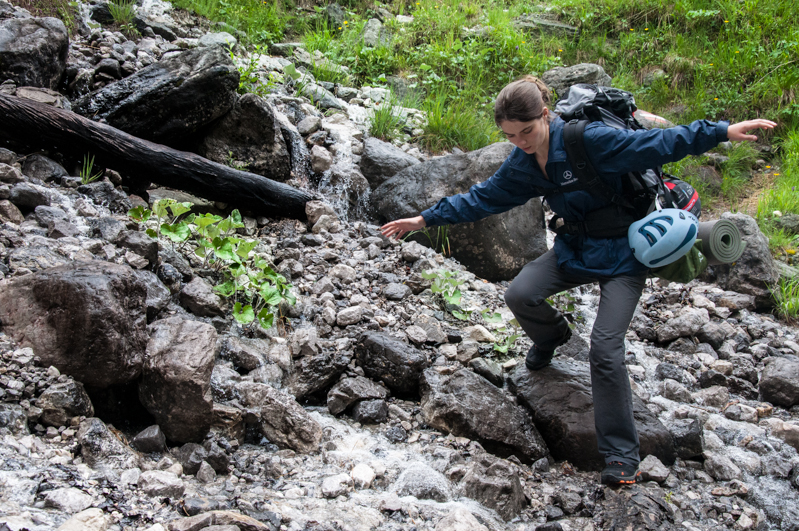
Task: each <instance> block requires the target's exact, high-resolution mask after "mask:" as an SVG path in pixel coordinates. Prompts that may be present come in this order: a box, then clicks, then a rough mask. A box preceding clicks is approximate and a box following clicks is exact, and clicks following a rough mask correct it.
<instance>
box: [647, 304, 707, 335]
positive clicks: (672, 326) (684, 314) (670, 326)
mask: <svg viewBox="0 0 799 531" xmlns="http://www.w3.org/2000/svg"><path fill="white" fill-rule="evenodd" d="M709 321H710V316H709V315H708V313H707V310H706V309H704V308H692V307H690V306H686V307H685V308H683V309H682V310H681V311H680V312H679V314H678V315H677V316H675V317H673V318H672V319H669V320H668V321H666V325H665V326H663V327H661V328H659V329H658V341H660V342H661V343H665V342H668V341H672V340H674V339H677V338H678V337H690V336H694V335H696V333H697V332H699V330H701V329H702V327H703V326H704V325H705V324H706V323H707V322H709Z"/></svg>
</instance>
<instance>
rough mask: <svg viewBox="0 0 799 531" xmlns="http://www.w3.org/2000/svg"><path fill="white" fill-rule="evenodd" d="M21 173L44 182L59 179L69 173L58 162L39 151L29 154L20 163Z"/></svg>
mask: <svg viewBox="0 0 799 531" xmlns="http://www.w3.org/2000/svg"><path fill="white" fill-rule="evenodd" d="M22 173H24V174H25V175H27V176H28V177H33V178H35V179H39V180H42V181H45V182H49V181H56V182H59V181H61V178H62V177H66V176H68V175H69V172H67V170H65V169H64V167H63V166H61V165H60V164H59V163H57V162H56V161H54V160H53V159H51V158H48V157H45V156H44V155H41V154H39V153H34V154H32V155H29V156H28V157H27V158H26V159H25V162H24V163H23V164H22Z"/></svg>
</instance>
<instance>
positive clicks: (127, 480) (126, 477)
mask: <svg viewBox="0 0 799 531" xmlns="http://www.w3.org/2000/svg"><path fill="white" fill-rule="evenodd" d="M139 477H141V470H139V469H138V468H129V469H127V470H125V471H124V472H122V473H121V474H120V475H119V482H120V483H121V484H122V485H136V484H138V483H139Z"/></svg>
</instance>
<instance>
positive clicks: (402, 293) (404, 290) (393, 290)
mask: <svg viewBox="0 0 799 531" xmlns="http://www.w3.org/2000/svg"><path fill="white" fill-rule="evenodd" d="M410 294H411V288H409V287H408V286H406V285H405V284H397V283H396V282H392V283H390V284H388V285H386V287H385V288H383V295H384V296H385V297H386V298H387V299H388V300H390V301H401V300H402V299H404V298H405V297H408V296H410Z"/></svg>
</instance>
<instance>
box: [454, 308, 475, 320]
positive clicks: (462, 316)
mask: <svg viewBox="0 0 799 531" xmlns="http://www.w3.org/2000/svg"><path fill="white" fill-rule="evenodd" d="M471 313H472V312H469V311H465V312H460V311H458V310H454V311H453V312H452V315H454V316H455V317H456V318H458V319H460V320H461V321H468V320H469V316H470V315H471Z"/></svg>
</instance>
